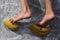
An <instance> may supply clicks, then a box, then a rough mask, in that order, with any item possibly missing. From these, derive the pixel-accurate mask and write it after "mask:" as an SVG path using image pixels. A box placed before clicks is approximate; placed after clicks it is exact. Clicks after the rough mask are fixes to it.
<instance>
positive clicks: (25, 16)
mask: <svg viewBox="0 0 60 40" xmlns="http://www.w3.org/2000/svg"><path fill="white" fill-rule="evenodd" d="M25 3H26V10H27V12H26V14H25V15H24V16H23V18H29V17H31V11H30V8H29V5H28V0H25Z"/></svg>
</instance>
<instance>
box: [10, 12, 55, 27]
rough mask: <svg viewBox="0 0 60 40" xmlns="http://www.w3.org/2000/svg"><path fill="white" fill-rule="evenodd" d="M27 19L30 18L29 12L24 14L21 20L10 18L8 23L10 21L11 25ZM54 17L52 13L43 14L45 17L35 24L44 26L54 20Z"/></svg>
mask: <svg viewBox="0 0 60 40" xmlns="http://www.w3.org/2000/svg"><path fill="white" fill-rule="evenodd" d="M29 17H31V12H30V11H28V12H26V14H25V15H24V16H22V18H19V19H16V18H11V19H10V21H11V22H12V23H14V22H16V21H18V20H21V19H26V18H29ZM54 17H55V15H54V13H53V12H52V11H46V14H45V16H44V17H43V19H42V20H41V21H40V22H39V23H37V24H38V25H42V26H44V25H46V24H47V23H48V22H49V21H51V20H52V19H54Z"/></svg>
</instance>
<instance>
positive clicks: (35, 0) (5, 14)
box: [0, 0, 60, 40]
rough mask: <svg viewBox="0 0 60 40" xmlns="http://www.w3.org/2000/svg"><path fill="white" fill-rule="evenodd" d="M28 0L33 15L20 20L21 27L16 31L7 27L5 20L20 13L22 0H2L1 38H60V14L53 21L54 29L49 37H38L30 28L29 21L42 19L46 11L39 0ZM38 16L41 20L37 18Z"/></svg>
mask: <svg viewBox="0 0 60 40" xmlns="http://www.w3.org/2000/svg"><path fill="white" fill-rule="evenodd" d="M28 2H29V6H30V9H31V12H32V17H31V18H29V19H24V20H23V21H22V20H21V21H20V22H22V23H20V24H21V26H20V29H19V30H18V31H16V32H14V31H11V30H9V29H8V28H6V27H5V26H4V24H3V22H4V20H6V19H9V18H11V17H14V16H15V15H16V14H18V13H19V11H20V10H21V4H20V0H0V40H60V19H59V17H60V16H58V15H56V19H54V20H53V21H52V22H51V24H50V25H51V29H52V30H51V33H50V34H49V35H47V37H38V36H36V35H34V34H33V33H31V31H30V30H29V29H28V27H29V22H36V21H39V20H41V18H42V16H41V15H43V14H44V13H43V11H42V10H41V6H40V3H39V0H28ZM39 14H40V15H39ZM35 18H36V19H35ZM38 18H39V20H37V19H38ZM31 19H33V20H31ZM26 20H27V21H26ZM23 22H24V23H23ZM26 22H27V23H26Z"/></svg>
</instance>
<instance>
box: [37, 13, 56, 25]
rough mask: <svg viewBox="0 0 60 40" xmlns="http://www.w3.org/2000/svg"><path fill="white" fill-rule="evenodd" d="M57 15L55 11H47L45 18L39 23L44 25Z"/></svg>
mask: <svg viewBox="0 0 60 40" xmlns="http://www.w3.org/2000/svg"><path fill="white" fill-rule="evenodd" d="M54 17H55V15H54V13H53V12H47V13H46V14H45V16H44V17H43V19H42V20H41V21H40V22H39V23H38V24H40V25H42V26H46V24H47V23H48V22H49V21H51V20H52V19H54Z"/></svg>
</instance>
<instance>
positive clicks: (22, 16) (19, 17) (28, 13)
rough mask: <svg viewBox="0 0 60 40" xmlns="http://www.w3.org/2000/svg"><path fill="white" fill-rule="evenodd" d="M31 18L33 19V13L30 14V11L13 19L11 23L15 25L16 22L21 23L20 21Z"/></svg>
mask: <svg viewBox="0 0 60 40" xmlns="http://www.w3.org/2000/svg"><path fill="white" fill-rule="evenodd" d="M21 13H23V12H21ZM29 17H31V12H30V10H28V11H27V12H24V14H21V15H19V16H17V17H15V18H11V19H10V21H11V22H12V23H14V22H16V21H19V20H22V19H26V18H29Z"/></svg>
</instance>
